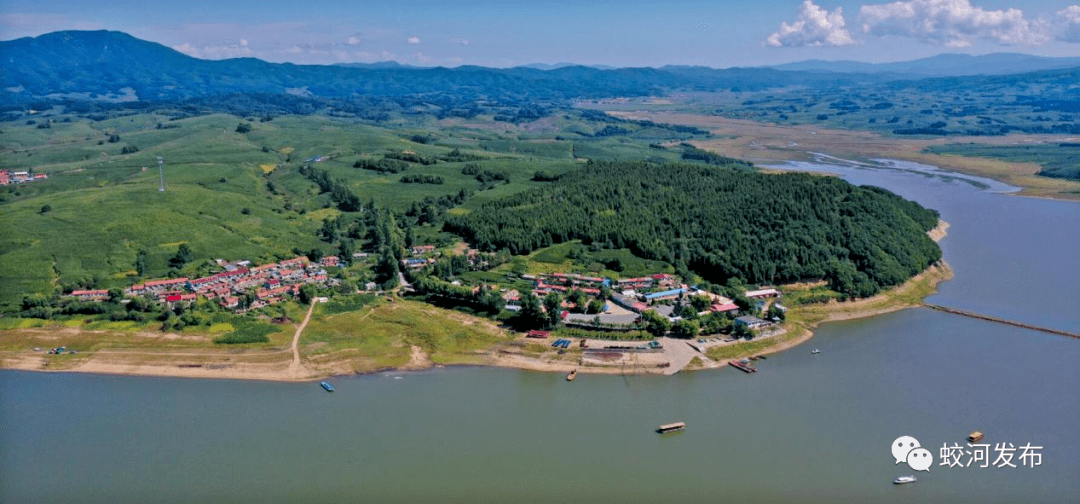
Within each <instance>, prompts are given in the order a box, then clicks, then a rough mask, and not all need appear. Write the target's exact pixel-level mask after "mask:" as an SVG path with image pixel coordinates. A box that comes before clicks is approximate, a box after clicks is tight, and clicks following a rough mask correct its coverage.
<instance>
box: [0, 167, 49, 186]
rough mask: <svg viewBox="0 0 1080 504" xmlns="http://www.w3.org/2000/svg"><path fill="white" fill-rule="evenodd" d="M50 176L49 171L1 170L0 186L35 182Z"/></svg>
mask: <svg viewBox="0 0 1080 504" xmlns="http://www.w3.org/2000/svg"><path fill="white" fill-rule="evenodd" d="M48 178H49V175H48V174H47V173H30V172H29V171H17V172H13V171H8V170H0V186H6V185H12V184H23V183H26V182H35V181H38V180H46V179H48Z"/></svg>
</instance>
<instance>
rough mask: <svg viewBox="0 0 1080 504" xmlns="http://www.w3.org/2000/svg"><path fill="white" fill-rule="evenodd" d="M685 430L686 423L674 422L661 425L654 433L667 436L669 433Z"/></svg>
mask: <svg viewBox="0 0 1080 504" xmlns="http://www.w3.org/2000/svg"><path fill="white" fill-rule="evenodd" d="M685 428H686V422H675V423H669V424H664V425H661V426H660V427H659V428H658V429H656V432H657V433H658V434H668V433H670V432H679V431H681V430H683V429H685Z"/></svg>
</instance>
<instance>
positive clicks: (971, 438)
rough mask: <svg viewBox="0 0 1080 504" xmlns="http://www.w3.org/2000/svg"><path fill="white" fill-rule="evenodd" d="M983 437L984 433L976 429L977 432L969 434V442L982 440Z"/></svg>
mask: <svg viewBox="0 0 1080 504" xmlns="http://www.w3.org/2000/svg"><path fill="white" fill-rule="evenodd" d="M982 438H983V433H982V432H979V431H975V432H972V433H971V434H968V442H969V443H974V442H976V441H980V440H982Z"/></svg>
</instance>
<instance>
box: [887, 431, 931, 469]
mask: <svg viewBox="0 0 1080 504" xmlns="http://www.w3.org/2000/svg"><path fill="white" fill-rule="evenodd" d="M892 456H893V458H894V459H896V463H897V464H899V463H901V462H906V463H907V465H908V467H911V468H912V469H914V470H916V471H927V472H929V471H930V466H932V465H934V456H933V455H931V454H930V450H927V449H926V448H923V447H922V445H920V444H919V440H918V439H915V438H913V437H911V436H900V437H898V438H896V440H895V441H893V442H892Z"/></svg>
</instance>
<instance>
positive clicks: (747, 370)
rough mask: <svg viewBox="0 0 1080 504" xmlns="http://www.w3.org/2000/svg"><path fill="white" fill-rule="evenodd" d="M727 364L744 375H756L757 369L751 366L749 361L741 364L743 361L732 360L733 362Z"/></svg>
mask: <svg viewBox="0 0 1080 504" xmlns="http://www.w3.org/2000/svg"><path fill="white" fill-rule="evenodd" d="M744 360H745V359H744ZM728 364H730V365H731V367H733V368H735V369H738V370H739V371H742V372H744V373H756V372H757V368H755V367H753V366H751V365H750V362H749V361H746V362H743V361H737V360H733V361H728Z"/></svg>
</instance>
